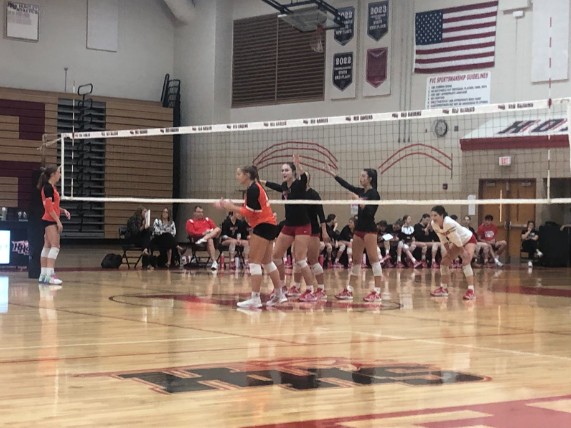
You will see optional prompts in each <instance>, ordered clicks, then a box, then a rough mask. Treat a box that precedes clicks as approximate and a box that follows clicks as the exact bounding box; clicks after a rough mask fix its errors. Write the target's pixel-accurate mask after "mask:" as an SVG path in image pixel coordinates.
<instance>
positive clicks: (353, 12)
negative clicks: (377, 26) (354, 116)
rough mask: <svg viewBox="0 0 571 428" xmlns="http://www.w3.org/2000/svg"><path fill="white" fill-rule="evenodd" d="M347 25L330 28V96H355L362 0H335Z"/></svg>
mask: <svg viewBox="0 0 571 428" xmlns="http://www.w3.org/2000/svg"><path fill="white" fill-rule="evenodd" d="M333 5H334V6H335V7H336V8H337V10H338V11H339V13H340V14H341V15H343V18H344V19H345V25H344V26H343V27H341V28H338V29H336V30H331V31H328V32H327V65H326V82H327V84H326V98H327V99H331V100H339V99H349V98H355V96H356V89H355V88H356V86H357V81H356V77H355V70H356V69H357V39H358V38H359V37H358V34H357V29H358V28H359V25H358V13H357V11H358V1H357V0H352V1H338V2H333Z"/></svg>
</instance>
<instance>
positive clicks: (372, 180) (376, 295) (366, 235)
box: [329, 168, 383, 303]
mask: <svg viewBox="0 0 571 428" xmlns="http://www.w3.org/2000/svg"><path fill="white" fill-rule="evenodd" d="M329 172H330V173H331V174H332V175H333V176H334V177H335V180H336V181H337V182H338V183H339V184H340V185H341V186H343V187H344V188H345V189H347V190H349V191H350V192H352V193H353V194H354V195H355V196H354V198H355V199H358V200H363V201H379V200H380V199H381V197H380V196H379V192H377V171H376V170H375V169H372V168H367V169H364V170H363V172H361V176H360V177H359V184H360V185H361V187H355V186H352V185H351V184H349V183H347V182H346V181H345V180H343V179H342V178H341V177H339V176H337V175H336V174H335V173H334V172H333V171H331V169H329ZM377 208H378V205H365V204H361V205H359V211H358V215H357V222H356V224H355V233H354V235H353V266H352V267H351V274H350V275H349V284H348V285H347V287H345V289H344V290H343V291H342V292H341V293H339V294H337V295H336V296H335V297H336V298H337V299H339V300H352V299H353V287H354V285H355V283H356V282H357V280H358V279H359V276H361V259H362V256H363V251H364V250H366V251H367V256H368V257H369V262H370V263H371V267H372V268H373V275H374V277H375V288H374V289H373V290H372V291H371V292H370V293H369V295H367V296H366V297H364V298H363V300H365V301H366V302H375V303H380V302H381V301H382V299H381V279H382V275H383V269H382V268H381V263H380V262H379V255H378V253H377V225H376V224H375V214H376V212H377Z"/></svg>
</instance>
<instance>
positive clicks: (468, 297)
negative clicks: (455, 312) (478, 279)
mask: <svg viewBox="0 0 571 428" xmlns="http://www.w3.org/2000/svg"><path fill="white" fill-rule="evenodd" d="M462 299H464V300H476V293H474V290H472V289H471V288H468V290H467V291H466V294H464V297H462Z"/></svg>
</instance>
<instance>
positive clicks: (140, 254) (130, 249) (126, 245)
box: [119, 226, 144, 269]
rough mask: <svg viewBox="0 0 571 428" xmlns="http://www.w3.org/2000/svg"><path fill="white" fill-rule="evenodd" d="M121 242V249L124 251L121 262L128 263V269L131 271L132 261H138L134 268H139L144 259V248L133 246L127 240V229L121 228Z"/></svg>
mask: <svg viewBox="0 0 571 428" xmlns="http://www.w3.org/2000/svg"><path fill="white" fill-rule="evenodd" d="M119 242H120V243H121V248H122V249H123V255H122V256H121V261H123V260H124V261H125V262H126V263H127V268H128V269H131V264H130V260H136V261H135V265H134V268H135V269H136V268H137V265H138V264H139V262H140V261H141V259H142V258H143V255H144V254H143V251H144V248H142V247H139V246H137V245H135V244H132V243H130V242H129V240H128V239H127V227H126V226H121V227H119ZM132 252H136V253H137V255H131V254H129V253H132Z"/></svg>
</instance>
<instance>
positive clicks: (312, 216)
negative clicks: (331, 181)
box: [305, 189, 325, 235]
mask: <svg viewBox="0 0 571 428" xmlns="http://www.w3.org/2000/svg"><path fill="white" fill-rule="evenodd" d="M305 198H306V199H310V200H312V201H320V200H321V196H319V193H317V191H315V190H314V189H308V190H307V191H306V193H305ZM307 214H308V215H309V220H310V221H311V234H312V235H315V234H317V233H321V224H323V223H325V213H324V212H323V205H321V204H318V205H308V206H307Z"/></svg>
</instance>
